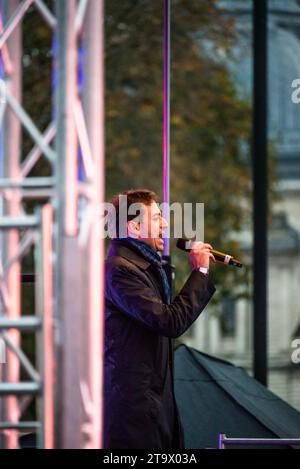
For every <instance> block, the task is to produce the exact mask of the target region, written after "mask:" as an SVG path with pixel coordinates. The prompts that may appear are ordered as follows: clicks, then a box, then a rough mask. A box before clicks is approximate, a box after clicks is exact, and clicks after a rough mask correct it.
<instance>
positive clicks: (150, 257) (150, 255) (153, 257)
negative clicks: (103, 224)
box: [122, 238, 171, 304]
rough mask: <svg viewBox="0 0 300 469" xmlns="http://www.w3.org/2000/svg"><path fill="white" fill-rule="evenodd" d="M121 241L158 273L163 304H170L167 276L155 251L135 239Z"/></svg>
mask: <svg viewBox="0 0 300 469" xmlns="http://www.w3.org/2000/svg"><path fill="white" fill-rule="evenodd" d="M122 241H124V242H125V244H129V245H130V246H132V247H133V249H135V250H136V251H138V253H139V254H140V255H141V256H142V257H144V259H146V260H147V261H149V262H150V263H151V264H152V265H153V266H154V267H155V268H156V270H157V272H158V273H159V276H160V278H161V281H162V286H163V296H164V302H165V304H170V301H171V289H170V285H169V281H168V277H167V274H166V272H165V270H164V268H163V266H162V261H161V257H160V255H159V254H158V252H157V251H155V249H153V248H152V247H151V246H150V245H149V244H147V243H144V241H141V240H140V239H135V238H123V239H122Z"/></svg>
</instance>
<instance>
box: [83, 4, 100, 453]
mask: <svg viewBox="0 0 300 469" xmlns="http://www.w3.org/2000/svg"><path fill="white" fill-rule="evenodd" d="M84 34H85V41H84V42H85V53H86V64H85V76H84V110H85V118H86V125H87V131H88V136H89V141H90V148H91V155H92V161H93V166H94V175H93V180H92V181H91V191H90V200H89V204H90V208H89V209H90V213H91V214H92V216H91V218H90V219H91V223H90V226H89V239H88V244H87V258H86V259H87V265H88V267H87V285H88V291H87V300H88V301H87V306H88V308H87V317H86V318H85V323H86V324H87V330H86V333H85V337H86V338H88V343H87V354H86V358H87V363H85V364H84V369H83V370H82V371H83V373H84V370H86V383H87V385H88V388H89V395H90V398H89V401H90V406H88V408H90V410H91V413H90V415H89V427H88V431H87V432H86V433H87V439H86V443H85V445H84V447H86V448H100V447H101V446H102V420H103V411H102V408H103V406H102V401H103V383H102V379H103V357H104V353H103V349H104V345H103V338H104V295H103V292H104V239H103V226H102V225H100V223H99V220H100V213H99V206H100V203H101V202H103V201H104V172H105V167H104V60H103V57H104V2H103V0H90V1H89V4H88V8H87V12H86V19H85V24H84ZM83 397H84V396H83ZM86 407H87V406H86Z"/></svg>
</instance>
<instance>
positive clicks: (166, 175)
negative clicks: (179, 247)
mask: <svg viewBox="0 0 300 469" xmlns="http://www.w3.org/2000/svg"><path fill="white" fill-rule="evenodd" d="M170 3H171V0H164V135H163V137H164V138H163V142H164V166H163V198H164V203H165V204H168V207H169V204H170V32H171V5H170ZM163 216H164V217H165V218H166V219H168V218H169V209H168V208H166V209H165V210H164V213H163ZM169 255H170V239H169V238H165V239H164V256H169Z"/></svg>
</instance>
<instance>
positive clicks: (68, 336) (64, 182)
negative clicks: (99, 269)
mask: <svg viewBox="0 0 300 469" xmlns="http://www.w3.org/2000/svg"><path fill="white" fill-rule="evenodd" d="M76 4H77V2H76V0H68V1H67V2H62V1H60V0H56V12H57V27H58V30H57V64H56V66H57V88H56V116H55V117H56V123H57V129H58V130H57V136H56V151H57V161H56V192H57V199H56V201H55V203H56V226H55V235H56V240H55V252H56V264H55V289H56V305H55V325H56V332H57V334H56V337H55V339H56V349H57V354H56V360H57V365H58V370H57V373H58V376H57V387H56V398H55V402H56V410H55V413H56V419H55V431H56V437H57V441H56V443H55V446H58V447H59V448H62V447H63V448H79V447H80V432H81V428H80V422H81V420H80V412H81V411H80V405H79V402H80V390H79V372H80V371H79V365H78V355H79V354H80V327H79V323H80V320H79V317H80V307H79V306H80V305H79V304H78V297H79V298H80V295H81V288H80V285H81V284H80V276H79V270H80V263H79V259H78V249H77V240H76V229H77V206H76V203H75V202H74V201H75V200H76V190H77V188H76V184H77V138H76V131H75V121H74V113H73V106H74V102H75V99H76V95H77V44H76V33H75V13H76ZM75 293H76V297H75Z"/></svg>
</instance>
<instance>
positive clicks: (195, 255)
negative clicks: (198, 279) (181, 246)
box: [189, 241, 216, 269]
mask: <svg viewBox="0 0 300 469" xmlns="http://www.w3.org/2000/svg"><path fill="white" fill-rule="evenodd" d="M210 249H212V246H211V245H210V244H207V243H202V242H201V241H199V242H195V243H193V247H192V249H191V250H190V252H189V261H190V263H191V264H192V267H193V269H199V268H200V267H206V268H207V269H208V268H209V260H210V259H212V260H213V261H214V262H216V259H215V258H214V256H213V254H212V253H211V252H210Z"/></svg>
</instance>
